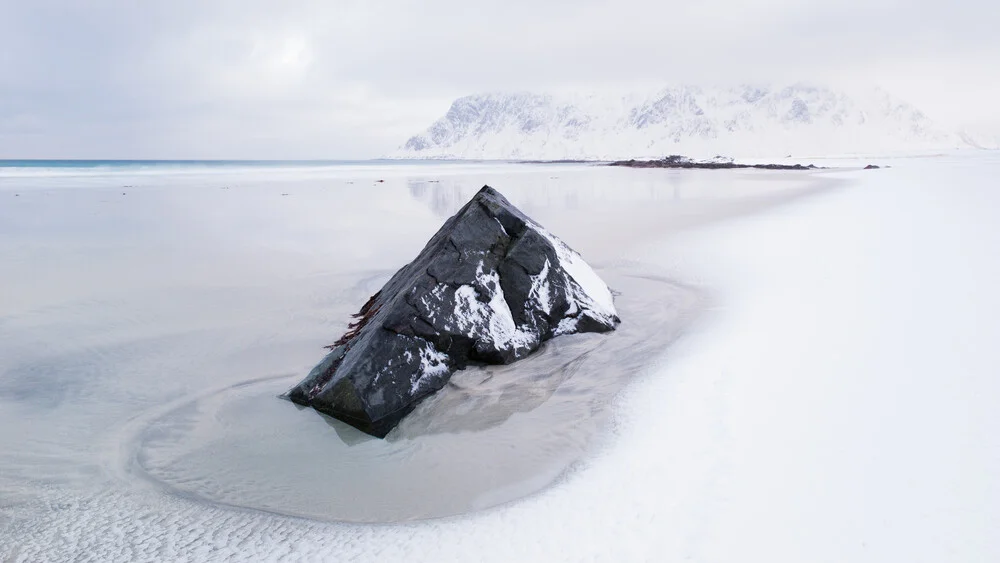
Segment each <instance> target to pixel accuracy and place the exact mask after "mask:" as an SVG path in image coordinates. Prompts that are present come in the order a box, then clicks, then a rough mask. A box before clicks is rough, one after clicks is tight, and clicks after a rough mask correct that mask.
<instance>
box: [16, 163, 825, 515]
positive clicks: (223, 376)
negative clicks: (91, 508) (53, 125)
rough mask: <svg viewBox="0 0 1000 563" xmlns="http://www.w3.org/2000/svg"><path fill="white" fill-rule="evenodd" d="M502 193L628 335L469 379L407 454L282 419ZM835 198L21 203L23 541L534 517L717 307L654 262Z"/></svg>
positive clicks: (535, 184) (421, 420)
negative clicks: (135, 512) (135, 525)
mask: <svg viewBox="0 0 1000 563" xmlns="http://www.w3.org/2000/svg"><path fill="white" fill-rule="evenodd" d="M379 179H384V180H385V182H384V183H377V182H376V180H379ZM485 183H488V184H490V185H492V186H494V187H495V188H497V189H499V190H500V191H501V192H503V193H504V194H505V195H506V196H507V197H508V198H509V199H510V200H511V201H512V202H513V203H514V204H515V205H518V206H520V207H521V208H522V209H523V210H524V211H525V212H526V213H528V214H529V215H531V216H532V217H534V218H535V219H536V220H538V221H539V222H540V223H541V224H543V225H545V226H546V227H547V228H548V229H549V230H551V231H552V232H554V233H556V234H558V235H559V236H560V237H561V238H563V239H564V240H565V241H567V243H569V244H570V245H571V246H573V247H574V248H576V249H577V250H578V251H579V252H581V254H583V256H584V258H585V259H587V260H588V262H590V263H591V264H592V265H593V266H594V267H595V269H597V271H598V273H599V274H601V275H602V276H603V277H604V278H605V280H606V281H607V282H608V283H609V285H610V286H611V287H612V288H613V289H614V290H615V291H617V292H618V293H619V295H618V296H617V298H616V303H617V305H618V307H619V312H620V316H621V317H622V320H623V323H622V326H621V328H620V329H619V330H618V331H617V332H615V333H614V334H612V335H609V336H602V335H579V336H573V337H565V338H560V339H556V340H554V341H552V342H551V343H549V344H548V345H547V346H546V347H545V348H544V350H543V351H542V352H541V353H539V354H537V355H535V356H533V357H532V358H529V359H528V360H525V361H522V362H518V363H516V364H514V365H512V366H504V367H491V368H479V369H474V370H468V371H466V372H463V373H460V374H458V375H456V376H455V377H454V378H453V380H452V383H451V384H449V386H448V387H447V388H446V389H445V390H443V391H442V392H441V393H439V394H437V395H435V396H434V397H432V398H431V399H430V400H428V401H426V402H424V403H423V404H422V405H421V406H420V407H419V408H418V409H417V411H415V412H414V413H413V414H411V415H410V416H409V417H408V418H407V419H406V420H405V421H404V423H403V424H402V425H401V426H400V427H399V428H398V429H397V430H395V431H394V432H393V433H392V434H390V435H389V437H388V439H387V440H385V441H380V440H375V439H371V438H369V437H367V436H365V435H363V434H360V433H358V432H357V431H355V430H353V429H351V428H350V427H347V426H345V425H342V424H340V423H338V422H336V421H332V420H330V419H328V418H326V417H323V416H321V415H319V414H318V413H315V412H313V411H312V410H300V409H297V408H295V407H294V406H293V405H291V404H290V403H288V402H285V401H281V400H279V399H277V395H278V394H280V393H281V392H283V391H284V390H285V389H286V388H287V387H288V386H289V385H291V384H293V383H294V382H296V381H297V380H298V379H299V378H300V377H301V375H302V373H304V372H305V371H306V370H308V369H309V368H310V367H312V365H313V364H314V363H315V362H316V361H318V360H319V359H320V358H321V357H322V348H321V347H322V346H323V345H324V344H326V343H327V342H328V341H329V340H330V338H332V337H334V336H336V335H337V334H339V332H341V331H342V329H343V326H344V325H345V324H346V322H347V320H348V316H349V314H350V313H351V312H352V311H353V310H355V309H356V308H357V306H358V304H360V303H362V302H363V301H364V300H365V299H366V298H367V296H368V295H370V294H371V293H372V292H373V291H374V290H375V289H377V288H378V287H379V286H380V285H381V284H382V283H383V282H384V280H385V279H386V278H387V277H388V276H389V275H391V273H392V272H393V271H394V270H395V268H397V267H399V266H401V265H402V264H403V263H405V262H406V261H408V260H409V259H410V258H412V256H413V255H415V254H416V252H417V251H418V250H419V248H420V247H421V246H422V244H423V242H424V241H425V240H426V239H427V238H428V237H429V236H430V235H431V234H432V233H433V232H434V230H436V229H437V227H438V226H439V225H440V223H441V222H442V221H443V220H444V219H445V218H446V217H447V216H449V215H450V214H451V213H452V212H454V211H455V210H456V209H457V208H458V207H459V206H461V205H462V204H463V203H464V202H465V201H466V200H467V199H468V198H469V197H471V195H472V194H473V193H475V191H476V190H478V189H479V187H481V185H482V184H485ZM121 184H127V185H130V186H135V187H130V188H129V189H128V190H126V191H127V195H121V193H122V189H121V188H120V185H121ZM833 185H835V182H834V181H832V180H828V179H824V175H823V174H822V173H798V172H796V173H780V174H776V173H767V172H759V171H749V172H744V171H708V172H707V173H706V172H701V171H663V170H651V171H646V170H617V169H607V168H594V167H588V166H584V165H569V164H560V165H520V166H519V165H489V166H487V165H483V166H473V167H463V166H454V165H437V166H433V165H422V166H417V167H410V168H406V167H400V168H395V169H393V168H392V167H389V168H377V167H372V168H370V169H369V168H355V169H331V170H323V171H316V170H310V171H306V172H302V171H281V170H278V171H274V170H271V171H268V172H266V173H263V172H259V171H258V172H257V173H255V172H254V171H250V172H247V173H243V172H239V173H237V172H231V173H229V174H228V175H226V174H218V173H216V174H212V175H206V174H195V173H192V174H188V175H177V174H172V175H163V176H149V177H143V176H139V177H122V176H96V177H82V178H74V177H68V178H66V177H59V178H32V179H23V178H19V179H3V181H2V183H0V196H8V195H9V196H13V193H14V191H15V189H16V192H17V193H18V194H19V195H18V201H17V206H14V205H8V204H6V203H5V204H4V206H3V207H2V208H0V225H2V226H0V260H2V263H4V264H7V266H6V269H5V271H4V275H3V276H2V280H3V281H0V284H2V285H0V294H2V295H4V296H6V297H5V298H4V300H3V301H2V302H0V305H2V306H3V309H2V316H0V338H2V339H3V341H4V342H5V343H6V344H5V348H6V349H5V353H4V354H3V357H2V358H0V402H2V403H0V404H2V405H3V406H2V408H0V426H2V428H4V430H2V431H0V449H2V451H3V452H4V453H3V454H0V469H2V471H0V501H2V502H3V503H4V505H5V506H6V507H8V509H7V510H5V513H6V516H5V517H6V518H8V519H9V520H10V521H16V520H19V519H24V518H27V517H28V516H29V515H31V514H36V515H37V513H38V511H42V512H45V511H46V510H53V509H52V508H51V503H50V501H48V500H46V499H48V498H49V497H50V495H52V494H55V493H58V495H59V497H60V498H63V497H65V495H69V496H70V497H71V498H78V499H81V502H84V501H86V499H92V498H100V497H102V496H103V495H105V494H106V493H107V492H109V491H115V493H116V494H118V493H121V492H122V491H125V492H126V493H127V492H129V491H131V492H132V493H134V494H135V495H140V496H141V495H153V497H154V498H155V497H157V496H158V495H164V494H165V495H168V496H172V497H176V498H179V499H181V500H184V501H185V502H188V501H194V502H196V503H198V504H203V503H211V504H216V505H218V506H222V507H231V508H232V507H235V508H239V509H250V510H257V511H263V512H269V513H280V514H286V515H293V516H303V517H308V518H313V519H319V520H330V521H352V522H396V521H405V520H414V519H422V518H432V517H441V516H448V515H454V514H460V513H464V512H469V511H473V510H482V509H486V508H488V507H491V506H496V505H499V504H503V503H507V502H511V501H514V500H516V499H518V498H522V497H524V496H527V495H530V494H532V493H534V492H537V491H539V490H542V489H544V488H545V487H546V486H548V485H549V484H551V483H552V482H554V481H556V480H557V479H559V478H560V476H561V475H564V474H565V473H566V472H567V471H569V470H571V469H572V467H573V465H574V464H575V463H576V462H578V461H579V460H580V459H582V458H583V457H584V456H586V455H587V452H588V451H590V450H591V449H592V448H594V447H595V445H596V444H597V443H599V441H600V440H601V439H604V438H607V437H609V436H610V434H609V428H608V405H609V404H610V403H611V401H612V399H613V398H614V396H615V395H616V394H617V393H618V392H619V391H620V390H621V389H622V388H623V387H624V386H625V385H627V384H628V382H629V381H630V380H631V379H632V378H634V377H636V376H637V375H638V374H641V373H642V372H643V371H644V370H646V369H648V366H649V363H650V361H651V360H653V359H656V358H659V357H661V356H662V354H664V352H666V353H667V354H669V349H668V346H669V345H670V343H671V342H673V341H674V340H675V339H677V338H678V337H680V336H681V335H682V334H683V331H684V329H685V327H686V326H688V325H689V323H691V322H693V320H694V319H696V318H697V313H698V311H699V309H700V308H701V307H703V306H704V304H705V303H706V302H707V301H708V300H709V299H710V296H709V295H706V294H705V293H704V292H703V291H702V290H699V289H698V288H697V287H695V286H692V285H690V284H689V283H686V282H683V281H677V280H673V279H672V278H671V276H670V271H669V269H667V268H664V266H663V265H662V264H649V263H642V262H638V261H636V260H635V259H634V258H633V256H635V255H637V254H636V252H637V251H638V249H641V248H642V247H643V246H644V245H647V244H651V243H654V242H658V241H662V240H664V239H666V238H669V237H670V236H671V235H672V234H674V233H676V232H679V231H681V230H684V229H690V228H696V227H699V226H702V225H706V224H710V223H713V222H717V221H721V220H725V219H727V218H732V217H738V216H742V215H747V214H750V213H753V212H754V211H756V210H759V209H763V208H768V207H771V206H774V205H779V204H781V203H783V202H787V201H790V200H793V199H796V198H800V197H807V196H809V195H811V194H813V193H816V192H817V191H820V190H824V189H829V188H830V187H832V186H833ZM224 187H225V188H227V189H222V188H224ZM282 194H288V195H282ZM95 502H97V503H98V504H100V502H101V501H95Z"/></svg>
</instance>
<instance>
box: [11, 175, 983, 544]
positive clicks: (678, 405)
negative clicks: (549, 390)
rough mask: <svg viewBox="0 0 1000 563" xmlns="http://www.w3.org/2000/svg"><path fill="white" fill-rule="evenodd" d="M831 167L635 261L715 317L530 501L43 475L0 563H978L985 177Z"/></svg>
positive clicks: (651, 249) (635, 388)
mask: <svg viewBox="0 0 1000 563" xmlns="http://www.w3.org/2000/svg"><path fill="white" fill-rule="evenodd" d="M842 176H843V177H844V178H845V179H848V180H850V181H851V182H853V183H851V184H847V185H845V186H843V187H842V188H839V189H836V190H835V191H833V192H828V193H825V194H822V195H818V196H814V197H812V198H811V199H807V200H800V201H798V202H796V203H793V204H789V205H787V206H785V207H783V208H778V209H776V210H772V211H768V212H766V213H763V214H761V215H759V216H756V217H751V218H747V219H740V220H736V221H733V222H731V223H730V224H727V225H725V226H720V227H716V228H712V229H711V230H701V231H696V232H694V231H693V232H688V233H687V234H685V235H683V236H682V237H680V238H676V239H674V240H673V241H672V242H670V243H669V244H667V245H652V246H649V247H648V248H645V249H643V250H641V251H636V252H635V258H637V259H646V260H651V261H652V260H655V261H657V262H658V263H660V264H664V265H666V266H668V267H670V268H671V269H673V270H674V271H676V272H677V273H678V274H679V275H681V276H682V277H683V278H685V279H690V280H697V281H699V282H700V283H704V284H707V285H709V286H710V287H712V288H714V290H715V291H716V292H717V298H716V300H717V303H718V307H717V308H716V309H715V310H714V311H713V312H712V313H711V314H710V316H709V318H707V319H705V321H704V322H703V323H702V324H701V327H700V328H699V329H698V330H696V331H693V332H692V333H691V334H689V335H688V336H687V337H686V338H685V339H684V340H683V341H682V342H681V343H680V344H679V345H678V346H677V347H676V348H674V349H672V350H671V352H670V353H669V354H668V356H666V357H665V358H663V359H662V360H661V361H659V362H658V363H657V365H655V366H654V367H652V368H651V369H650V371H649V373H648V374H647V376H646V377H644V378H643V379H641V380H640V381H638V382H636V384H635V385H634V386H632V387H631V388H630V389H629V390H628V391H627V392H626V393H625V394H624V396H622V397H621V398H620V401H619V403H618V407H619V412H618V416H617V418H616V425H615V426H616V429H615V433H614V435H613V436H611V437H609V440H608V442H607V444H606V446H605V447H604V448H603V449H602V450H601V451H600V452H599V453H598V454H596V455H595V456H594V457H593V458H591V459H590V460H588V461H586V462H584V463H581V464H580V465H579V466H578V468H577V469H576V470H575V471H574V472H572V473H571V474H570V475H568V476H567V477H566V478H565V479H564V480H563V481H562V482H560V483H559V484H557V485H556V486H554V487H552V488H550V489H548V490H546V491H545V492H543V493H540V494H538V495H535V496H532V497H530V498H528V499H525V500H524V501H522V502H517V503H514V504H511V505H507V506H504V507H501V508H497V509H492V510H488V511H484V512H479V513H475V514H471V515H468V516H464V517H456V518H448V519H441V520H434V521H427V522H422V523H416V524H410V525H380V526H360V525H334V524H324V523H317V522H311V521H308V520H303V519H290V518H283V517H277V516H274V515H269V514H264V513H256V512H249V511H242V510H227V509H221V508H217V507H213V506H207V505H205V504H203V503H199V502H197V501H194V500H189V499H183V498H175V497H170V496H166V495H163V494H162V493H161V492H159V491H156V490H146V489H143V488H136V487H132V486H129V487H125V486H123V487H121V488H119V489H117V490H111V491H108V492H104V493H100V494H94V495H83V496H81V495H80V494H78V493H76V492H75V491H72V490H66V489H65V488H63V486H62V484H61V483H60V482H52V483H51V484H50V485H49V489H48V493H47V495H46V496H45V498H44V500H43V501H42V503H43V505H42V506H35V508H36V509H37V515H36V516H35V517H32V518H28V519H24V520H21V519H18V520H16V521H14V522H12V523H9V524H7V526H6V527H4V528H0V559H2V560H12V561H67V560H78V561H86V560H90V561H164V560H169V561H317V560H322V561H398V560H406V561H435V562H441V561H473V560H474V561H505V562H506V561H712V562H723V561H733V562H746V561H773V562H802V561H851V562H873V563H875V562H878V563H881V562H885V561H910V562H940V561H1000V535H998V534H997V533H996V523H997V522H998V521H1000V434H998V433H997V432H996V429H997V428H1000V409H997V408H996V398H997V397H998V396H1000V379H998V377H997V374H998V373H1000V348H998V347H997V345H996V343H997V342H998V341H1000V294H998V292H997V288H998V287H1000V265H998V263H997V260H996V257H997V256H998V255H1000V226H998V222H997V220H996V210H997V209H998V208H1000V192H998V191H997V189H996V178H998V177H1000V162H997V161H996V160H984V159H977V160H971V159H952V158H941V159H927V160H900V161H895V162H894V163H893V168H892V169H888V170H885V169H883V170H878V171H868V172H852V173H844V174H842ZM151 381H153V383H154V384H155V382H156V380H155V378H153V379H151ZM39 422H41V421H39ZM67 431H72V429H71V428H70V429H67ZM86 469H87V470H93V471H97V469H96V468H86ZM2 478H3V476H2V475H0V479H2ZM2 482H3V481H2V480H0V484H2ZM11 506H13V501H12V505H11ZM32 506H34V505H31V504H28V505H27V506H26V507H19V510H18V512H19V514H25V513H26V512H27V511H28V510H29V509H30V508H31V507H32ZM7 508H8V507H7V506H5V507H4V510H5V511H6V509H7ZM2 515H3V512H0V516H2ZM0 525H3V519H2V518H0Z"/></svg>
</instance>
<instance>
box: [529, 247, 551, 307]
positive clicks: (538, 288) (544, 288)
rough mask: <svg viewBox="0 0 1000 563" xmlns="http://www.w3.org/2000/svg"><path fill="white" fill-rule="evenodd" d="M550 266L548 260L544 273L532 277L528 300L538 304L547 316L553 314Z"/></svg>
mask: <svg viewBox="0 0 1000 563" xmlns="http://www.w3.org/2000/svg"><path fill="white" fill-rule="evenodd" d="M549 266H550V263H549V261H548V259H546V260H545V265H544V266H542V271H541V272H540V273H539V274H538V275H537V276H531V292H530V293H528V298H529V299H531V300H532V301H534V302H535V303H537V304H538V307H539V309H541V310H542V312H544V313H545V314H546V315H551V314H552V288H551V287H550V286H549Z"/></svg>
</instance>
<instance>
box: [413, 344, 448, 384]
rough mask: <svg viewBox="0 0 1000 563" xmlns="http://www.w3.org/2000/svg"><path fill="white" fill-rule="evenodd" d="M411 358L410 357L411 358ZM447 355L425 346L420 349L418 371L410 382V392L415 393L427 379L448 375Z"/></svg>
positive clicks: (429, 345) (430, 346)
mask: <svg viewBox="0 0 1000 563" xmlns="http://www.w3.org/2000/svg"><path fill="white" fill-rule="evenodd" d="M411 357H412V356H411ZM447 362H448V355H447V354H443V353H441V352H438V351H437V350H436V349H434V346H432V345H431V344H429V343H428V344H427V345H426V346H424V347H423V348H421V349H420V369H419V371H418V372H417V373H415V374H414V375H413V378H412V379H411V380H410V392H412V393H417V392H419V391H420V387H421V386H422V385H423V384H424V383H425V382H427V381H428V380H429V379H431V378H434V377H440V376H442V375H444V374H446V373H448V363H447Z"/></svg>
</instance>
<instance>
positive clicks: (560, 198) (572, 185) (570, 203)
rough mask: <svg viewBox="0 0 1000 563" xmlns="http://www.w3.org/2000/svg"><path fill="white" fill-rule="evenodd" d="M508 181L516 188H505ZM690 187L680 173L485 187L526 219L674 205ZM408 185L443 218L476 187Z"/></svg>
mask: <svg viewBox="0 0 1000 563" xmlns="http://www.w3.org/2000/svg"><path fill="white" fill-rule="evenodd" d="M513 182H516V185H510V184H512V183H513ZM665 183H666V184H667V185H666V186H665V185H664V184H665ZM696 184H697V182H692V181H691V179H690V177H689V176H685V175H681V174H669V175H666V174H665V175H663V177H661V178H644V177H639V176H633V177H632V178H627V179H626V178H623V180H622V181H621V182H619V183H615V184H609V183H608V182H607V181H606V180H602V179H596V180H595V179H594V178H593V177H592V176H589V175H586V174H579V175H576V174H574V175H571V176H569V177H565V176H563V177H560V178H551V177H549V176H547V175H534V174H531V175H527V174H526V175H524V176H518V177H516V178H511V177H508V178H506V179H505V181H504V182H502V183H497V182H494V183H490V185H491V186H493V187H494V188H496V189H498V190H499V191H500V192H501V193H503V194H504V196H505V197H506V198H507V199H509V200H510V201H511V203H513V204H514V205H516V206H517V207H518V208H519V209H521V210H522V211H524V212H525V213H527V214H528V215H529V216H530V215H532V214H533V213H536V212H542V211H544V210H545V209H553V208H554V209H592V210H594V211H597V210H600V208H601V206H602V205H603V204H614V205H644V204H646V203H650V202H665V201H668V200H674V201H676V200H680V199H683V198H684V197H685V193H684V190H683V189H682V187H683V186H685V185H690V186H692V187H694V186H695V185H696ZM408 186H409V189H410V195H411V196H413V198H414V199H416V200H417V201H420V202H421V203H423V204H424V205H426V206H427V207H429V208H430V209H431V210H432V211H434V214H435V215H437V216H439V217H442V218H446V217H450V216H452V215H453V214H454V213H455V212H456V211H458V209H459V208H460V207H462V206H463V205H465V203H466V202H467V201H469V199H470V198H472V196H473V195H475V193H476V192H477V191H479V189H480V188H481V187H482V184H479V183H471V182H469V181H468V180H467V179H463V180H458V179H450V180H449V179H442V180H441V181H440V182H434V183H429V182H426V181H422V180H410V181H409V183H408ZM691 195H693V194H689V195H688V197H690V196H691Z"/></svg>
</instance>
